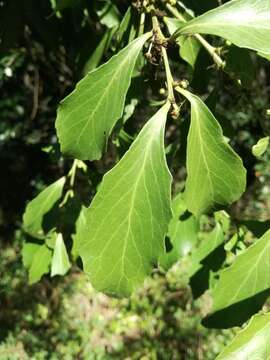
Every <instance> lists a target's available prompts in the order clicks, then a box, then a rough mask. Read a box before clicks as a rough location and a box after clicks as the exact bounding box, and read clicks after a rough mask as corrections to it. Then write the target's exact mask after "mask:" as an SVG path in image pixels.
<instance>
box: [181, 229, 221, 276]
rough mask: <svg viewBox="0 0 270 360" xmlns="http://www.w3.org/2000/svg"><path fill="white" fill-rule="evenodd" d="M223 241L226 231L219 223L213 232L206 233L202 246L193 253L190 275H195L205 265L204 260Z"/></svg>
mask: <svg viewBox="0 0 270 360" xmlns="http://www.w3.org/2000/svg"><path fill="white" fill-rule="evenodd" d="M223 243H224V233H223V230H222V227H221V225H220V224H219V223H217V224H216V226H215V228H214V229H213V230H212V231H211V232H209V233H205V234H204V236H203V240H202V242H201V244H200V246H199V247H198V248H197V249H196V250H195V251H194V252H193V253H192V254H191V257H190V267H189V269H188V274H189V277H192V276H193V275H195V274H196V273H197V272H198V271H199V270H200V269H201V268H202V267H203V260H205V258H207V256H209V255H210V254H211V253H212V252H213V251H214V250H215V249H217V248H218V247H219V246H220V245H221V244H223Z"/></svg>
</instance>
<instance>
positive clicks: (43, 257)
mask: <svg viewBox="0 0 270 360" xmlns="http://www.w3.org/2000/svg"><path fill="white" fill-rule="evenodd" d="M51 260H52V252H51V250H50V249H49V248H48V247H47V246H46V245H45V244H44V245H40V246H39V248H38V249H37V251H36V252H35V253H34V255H33V258H32V262H31V266H30V269H29V283H30V284H34V283H35V282H37V281H39V280H40V279H41V277H42V275H44V274H46V273H48V272H49V267H50V263H51Z"/></svg>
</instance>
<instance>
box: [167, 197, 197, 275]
mask: <svg viewBox="0 0 270 360" xmlns="http://www.w3.org/2000/svg"><path fill="white" fill-rule="evenodd" d="M172 210H173V218H172V219H171V221H170V224H169V230H168V238H169V239H170V242H171V245H172V250H171V251H169V252H167V253H166V254H163V255H162V257H161V258H160V264H161V266H162V267H164V268H165V269H166V270H167V269H169V268H170V267H171V266H172V265H173V264H174V263H175V262H176V261H178V260H179V259H180V258H181V257H183V256H185V255H187V254H188V253H189V252H190V251H191V250H192V249H193V247H194V246H195V244H196V242H197V240H198V231H199V221H198V219H196V217H195V216H193V215H192V214H190V213H189V212H187V206H186V204H185V202H184V199H183V194H182V193H180V194H178V195H177V196H176V197H175V198H174V200H173V203H172Z"/></svg>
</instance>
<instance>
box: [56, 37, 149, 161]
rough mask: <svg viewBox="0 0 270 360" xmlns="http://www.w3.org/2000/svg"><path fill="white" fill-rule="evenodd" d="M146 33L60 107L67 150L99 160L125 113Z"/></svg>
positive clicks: (63, 147) (88, 78)
mask: <svg viewBox="0 0 270 360" xmlns="http://www.w3.org/2000/svg"><path fill="white" fill-rule="evenodd" d="M149 36H151V33H147V34H144V35H142V36H140V37H139V38H137V39H135V40H134V41H133V42H131V43H130V44H129V45H128V46H127V47H125V48H124V49H123V50H121V51H120V52H119V53H118V54H116V55H115V56H113V57H112V58H111V59H110V60H109V61H108V62H107V63H106V64H103V65H102V66H100V67H99V68H97V69H96V70H94V71H92V72H90V73H89V74H88V75H86V76H85V77H84V78H83V79H82V80H81V81H80V82H79V83H78V84H77V86H76V89H75V90H74V91H73V92H72V93H71V94H70V95H69V96H67V97H66V98H65V99H64V100H63V101H62V102H61V103H60V107H59V109H58V114H57V119H56V129H57V134H58V137H59V141H60V145H61V150H62V152H63V153H65V154H67V155H70V156H73V157H75V158H77V159H81V160H86V159H89V160H94V159H99V158H100V157H101V155H102V151H103V149H104V147H105V146H106V143H107V139H108V137H109V136H110V134H111V132H112V129H113V127H114V125H115V124H116V122H117V120H119V118H120V117H121V116H122V114H123V109H124V104H125V97H126V94H127V91H128V88H129V85H130V81H131V75H132V72H133V69H134V66H135V63H136V60H137V57H138V55H139V53H140V51H141V48H142V46H143V44H144V43H145V41H146V40H147V39H148V38H149Z"/></svg>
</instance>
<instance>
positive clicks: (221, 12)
mask: <svg viewBox="0 0 270 360" xmlns="http://www.w3.org/2000/svg"><path fill="white" fill-rule="evenodd" d="M194 33H201V34H212V35H217V36H221V37H224V38H225V39H227V40H229V41H231V42H232V43H234V44H235V45H237V46H239V47H244V48H249V49H253V50H256V51H260V52H262V53H265V54H269V53H270V2H269V0H232V1H229V2H228V3H226V4H224V5H223V6H219V7H217V8H215V9H213V10H210V11H208V12H206V13H205V14H203V15H201V16H199V17H197V18H195V19H193V20H191V21H189V22H188V23H187V24H186V25H185V26H183V27H181V29H179V30H178V31H177V33H176V34H177V35H180V34H182V35H184V34H194ZM176 34H175V35H174V36H176Z"/></svg>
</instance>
